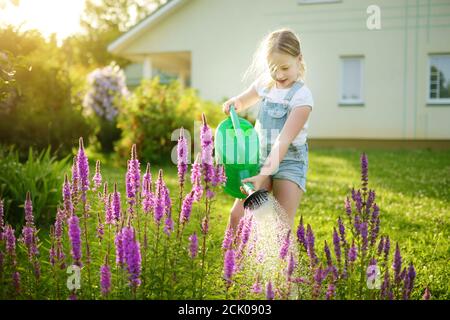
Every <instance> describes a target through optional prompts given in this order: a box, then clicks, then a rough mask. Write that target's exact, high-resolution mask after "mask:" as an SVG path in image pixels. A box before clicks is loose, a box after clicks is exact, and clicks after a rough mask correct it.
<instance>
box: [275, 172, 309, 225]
mask: <svg viewBox="0 0 450 320" xmlns="http://www.w3.org/2000/svg"><path fill="white" fill-rule="evenodd" d="M273 195H274V197H275V198H276V199H277V201H278V202H279V203H280V205H281V206H282V207H283V209H284V210H285V211H286V214H287V219H288V224H289V227H290V228H291V230H292V229H293V228H294V219H295V213H296V212H297V208H298V206H299V204H300V200H301V198H302V196H303V190H302V189H300V188H299V187H298V186H297V185H296V184H295V183H294V182H292V181H289V180H284V179H273Z"/></svg>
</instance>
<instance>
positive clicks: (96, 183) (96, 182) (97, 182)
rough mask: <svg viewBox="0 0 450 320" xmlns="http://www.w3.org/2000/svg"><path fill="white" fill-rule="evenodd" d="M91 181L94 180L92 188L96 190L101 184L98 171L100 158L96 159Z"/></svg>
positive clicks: (100, 176)
mask: <svg viewBox="0 0 450 320" xmlns="http://www.w3.org/2000/svg"><path fill="white" fill-rule="evenodd" d="M92 181H93V182H94V189H93V190H97V189H99V188H100V186H101V185H102V174H101V172H100V160H97V162H96V163H95V175H94V177H93V178H92Z"/></svg>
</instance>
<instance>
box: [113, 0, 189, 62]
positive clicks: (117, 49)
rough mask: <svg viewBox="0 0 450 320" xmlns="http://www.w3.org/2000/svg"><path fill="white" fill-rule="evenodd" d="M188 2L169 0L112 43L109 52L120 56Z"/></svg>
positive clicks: (184, 0)
mask: <svg viewBox="0 0 450 320" xmlns="http://www.w3.org/2000/svg"><path fill="white" fill-rule="evenodd" d="M186 1H188V0H168V1H167V2H166V3H165V4H164V5H162V6H161V7H159V8H158V9H156V10H155V11H154V12H152V13H151V14H150V15H149V16H148V17H146V18H145V19H143V20H142V21H141V22H139V23H138V24H136V25H135V26H134V27H132V28H131V29H130V30H128V31H127V32H125V33H124V34H122V35H121V36H120V37H119V38H117V39H116V40H114V41H113V42H112V43H110V44H109V45H108V52H111V53H113V54H120V53H121V51H122V49H123V48H126V47H127V46H128V45H129V44H130V42H132V41H133V40H135V39H136V38H138V37H140V36H141V35H142V34H143V33H144V32H145V31H146V30H147V29H148V28H150V27H151V26H153V25H155V24H156V23H157V22H158V21H160V20H161V19H163V18H164V17H166V16H167V15H169V14H170V13H171V12H172V11H174V10H175V9H176V8H178V7H179V6H181V5H182V4H184V3H185V2H186Z"/></svg>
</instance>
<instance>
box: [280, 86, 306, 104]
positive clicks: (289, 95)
mask: <svg viewBox="0 0 450 320" xmlns="http://www.w3.org/2000/svg"><path fill="white" fill-rule="evenodd" d="M301 87H303V81H295V83H294V84H293V85H292V87H291V89H290V90H289V91H288V93H287V94H286V96H285V97H284V99H283V100H284V101H285V102H289V101H291V99H292V97H293V96H294V94H295V93H296V92H297V91H298V90H300V89H301Z"/></svg>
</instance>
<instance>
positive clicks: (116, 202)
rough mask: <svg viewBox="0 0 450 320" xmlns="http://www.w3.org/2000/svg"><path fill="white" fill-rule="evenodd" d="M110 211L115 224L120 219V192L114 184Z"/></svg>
mask: <svg viewBox="0 0 450 320" xmlns="http://www.w3.org/2000/svg"><path fill="white" fill-rule="evenodd" d="M112 211H113V215H114V219H115V220H116V222H119V221H120V218H121V204H120V192H118V191H117V183H114V193H113V198H112Z"/></svg>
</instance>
